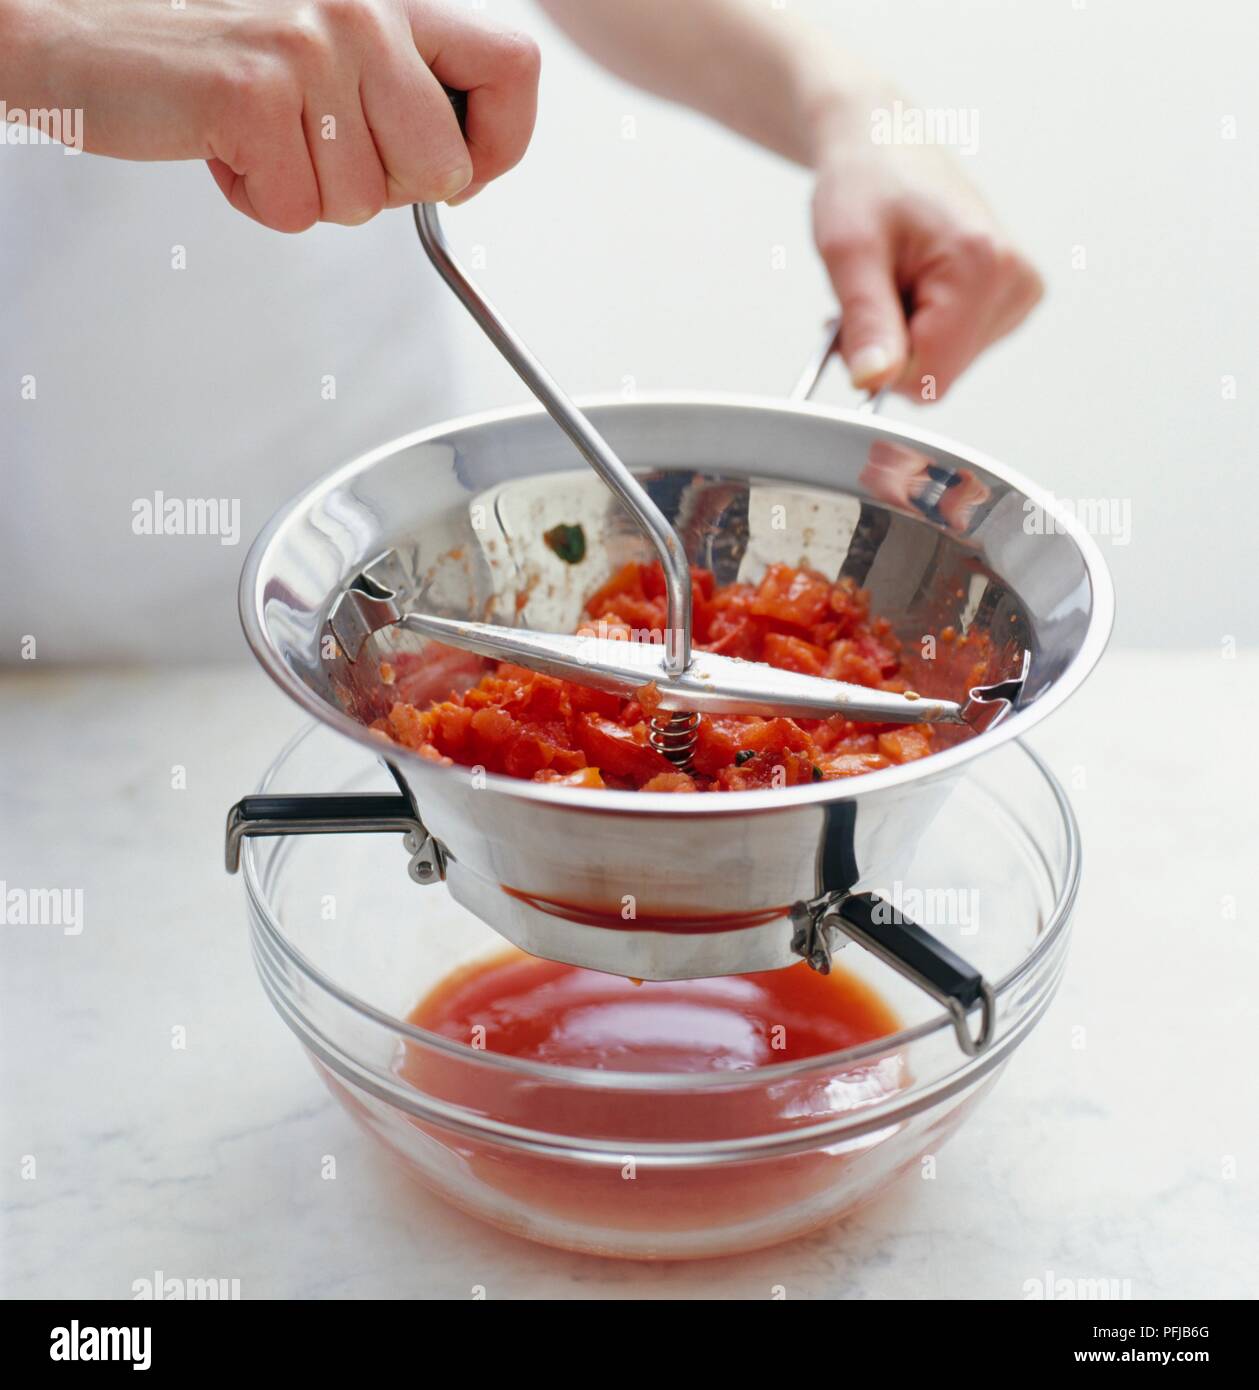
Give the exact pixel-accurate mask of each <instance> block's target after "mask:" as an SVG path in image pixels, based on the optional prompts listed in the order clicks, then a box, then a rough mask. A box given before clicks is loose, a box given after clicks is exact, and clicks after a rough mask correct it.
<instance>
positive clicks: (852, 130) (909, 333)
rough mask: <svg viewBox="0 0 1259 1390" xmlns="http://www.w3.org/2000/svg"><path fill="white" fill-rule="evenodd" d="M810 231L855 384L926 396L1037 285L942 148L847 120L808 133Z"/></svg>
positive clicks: (1020, 307) (997, 333)
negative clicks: (811, 146)
mask: <svg viewBox="0 0 1259 1390" xmlns="http://www.w3.org/2000/svg"><path fill="white" fill-rule="evenodd" d="M817 167H818V177H817V185H816V191H815V193H814V198H813V230H814V237H815V239H816V241H817V246H818V250H819V252H820V254H821V256H822V259H823V260H824V261H825V263H826V268H827V271H828V272H829V274H830V278H831V282H832V284H833V285H834V287H835V293H836V295H837V296H838V298H839V302H840V306H841V309H842V312H843V327H842V330H841V334H840V352H841V354H842V356H843V358H844V361H845V362H846V363H847V365H848V370H849V374H850V376H851V378H852V381H853V384H854V385H855V386H860V387H863V388H865V389H866V390H870V391H875V390H878V389H879V388H881V387H884V386H890V387H892V388H893V389H895V390H896V391H898V392H900V393H902V394H904V395H906V396H909V397H910V398H912V399H914V400H937V399H939V398H940V397H941V396H942V395H944V393H945V392H946V391H947V390H948V389H949V387H950V386H951V385H952V384H953V382H954V381H956V380H957V378H958V376H959V375H960V373H961V372H962V371H964V370H965V368H966V367H967V366H969V364H970V363H971V362H972V361H974V359H975V358H976V357H977V356H978V355H979V354H980V353H981V352H982V351H983V350H984V349H985V348H986V347H989V346H990V345H991V344H993V343H995V342H996V341H997V340H998V339H999V338H1002V337H1004V335H1005V334H1007V333H1009V332H1010V331H1011V330H1012V329H1014V328H1016V327H1017V326H1018V325H1019V324H1020V323H1021V322H1022V321H1023V319H1024V318H1026V316H1027V315H1028V313H1030V312H1031V310H1032V308H1033V307H1034V306H1035V305H1036V303H1037V301H1038V300H1039V299H1040V297H1041V294H1042V290H1043V287H1042V283H1041V279H1040V276H1039V275H1038V274H1037V273H1036V271H1035V269H1034V268H1033V267H1032V265H1031V263H1030V262H1029V261H1028V260H1027V259H1026V258H1025V257H1024V256H1023V255H1022V254H1021V253H1020V252H1019V251H1018V250H1017V249H1016V248H1015V247H1014V246H1013V245H1012V244H1011V243H1010V241H1009V240H1008V239H1007V238H1006V236H1005V235H1004V234H1003V232H1002V231H1001V229H1000V227H999V226H998V225H997V222H996V219H995V218H994V217H993V215H992V213H991V212H990V211H989V210H988V208H987V206H986V205H985V204H984V202H983V200H982V199H981V198H980V196H979V194H978V193H977V192H976V190H975V189H974V188H973V187H972V186H971V184H970V182H969V181H968V180H967V179H966V177H965V176H964V175H963V173H962V171H961V169H960V168H959V167H958V166H957V163H956V162H955V160H954V159H953V157H952V156H951V155H949V154H947V153H946V152H945V151H943V150H941V149H939V148H937V147H932V146H921V145H919V146H907V145H876V144H874V143H873V142H872V141H871V140H870V138H869V133H868V131H862V130H861V129H860V127H854V126H853V125H851V124H848V125H846V126H845V127H844V128H842V129H839V130H837V131H836V132H835V133H834V135H833V137H832V138H830V139H827V138H823V139H822V141H821V142H820V147H819V156H818V160H817Z"/></svg>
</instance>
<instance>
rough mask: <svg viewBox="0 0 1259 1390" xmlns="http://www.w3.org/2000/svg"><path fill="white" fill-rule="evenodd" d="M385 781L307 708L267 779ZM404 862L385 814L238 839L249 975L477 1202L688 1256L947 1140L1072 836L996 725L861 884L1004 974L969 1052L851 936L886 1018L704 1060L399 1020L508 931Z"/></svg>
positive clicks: (1023, 976) (447, 1180) (301, 1033)
mask: <svg viewBox="0 0 1259 1390" xmlns="http://www.w3.org/2000/svg"><path fill="white" fill-rule="evenodd" d="M393 789H394V788H393V783H392V781H391V779H390V777H389V775H388V773H387V772H386V770H385V769H384V767H383V765H381V764H380V763H376V762H374V761H373V760H372V759H371V757H370V755H368V754H367V753H365V752H364V750H363V749H362V748H361V747H359V746H358V745H356V744H353V743H350V742H349V741H348V740H345V739H342V738H340V737H338V736H337V735H336V734H335V733H333V732H331V731H330V730H328V729H326V728H323V727H320V726H316V727H312V728H311V729H309V730H307V731H306V732H304V733H303V734H301V735H300V736H299V737H298V738H296V739H295V740H294V741H293V742H292V743H291V744H290V745H289V746H288V748H286V749H285V751H284V752H283V753H282V754H281V756H280V757H279V758H278V759H277V761H276V762H275V764H274V765H273V766H272V767H271V769H270V771H269V772H268V773H267V775H266V777H265V779H264V781H263V784H262V787H261V788H260V790H262V791H268V792H277V793H278V792H289V791H296V790H302V791H307V792H309V791H312V790H321V791H325V790H326V791H374V790H379V791H391V790H393ZM491 794H492V793H490V792H488V791H487V792H486V795H491ZM406 861H407V855H406V852H405V850H404V849H403V848H402V846H401V844H400V843H395V842H394V840H393V838H392V837H388V836H312V837H291V838H278V839H270V840H263V839H254V840H249V841H247V842H246V844H245V848H244V855H243V863H244V878H245V884H246V890H247V895H248V901H249V917H250V928H251V940H252V945H253V953H254V959H255V961H256V964H257V967H258V973H259V975H260V976H261V978H262V982H263V985H264V987H265V988H266V991H267V993H268V995H269V996H270V998H271V1000H272V1002H273V1003H274V1004H275V1007H276V1009H277V1010H278V1011H279V1014H280V1016H281V1018H283V1019H284V1021H285V1022H286V1023H287V1024H288V1026H289V1027H290V1028H291V1029H292V1030H293V1032H294V1033H295V1034H296V1035H297V1037H298V1038H299V1040H300V1041H301V1043H302V1044H303V1046H304V1047H305V1048H306V1050H307V1052H308V1054H309V1055H310V1057H311V1059H312V1061H313V1062H314V1064H315V1067H316V1069H317V1070H318V1071H319V1072H320V1073H321V1075H322V1076H323V1078H324V1080H325V1081H326V1082H327V1084H328V1086H329V1087H330V1088H331V1090H332V1092H333V1094H334V1095H335V1096H336V1097H337V1099H338V1100H340V1101H341V1103H342V1104H343V1105H344V1106H345V1107H346V1109H347V1110H348V1111H349V1112H350V1114H352V1115H353V1116H354V1117H355V1119H356V1120H357V1121H358V1122H359V1123H360V1124H361V1125H362V1126H363V1127H364V1128H365V1129H366V1130H368V1131H369V1132H370V1133H371V1134H373V1135H375V1136H376V1138H378V1139H379V1140H380V1141H381V1142H382V1143H383V1144H384V1145H385V1146H386V1147H387V1148H388V1149H389V1150H390V1151H391V1152H392V1153H393V1154H394V1155H395V1156H396V1157H397V1158H399V1159H400V1160H401V1161H402V1162H403V1163H404V1164H405V1165H406V1166H407V1167H408V1169H409V1170H410V1171H411V1172H412V1173H413V1174H414V1175H415V1176H416V1177H417V1178H418V1179H420V1181H421V1182H423V1183H424V1184H425V1185H426V1186H427V1187H429V1188H430V1189H432V1190H433V1191H435V1192H437V1193H438V1194H440V1195H441V1196H442V1197H443V1198H444V1199H446V1200H447V1201H449V1202H451V1203H454V1204H455V1205H456V1206H458V1207H460V1208H462V1209H463V1210H464V1211H466V1212H468V1213H470V1214H471V1215H473V1216H477V1217H480V1218H481V1219H482V1220H485V1221H490V1222H493V1223H494V1224H495V1225H497V1226H500V1227H502V1228H503V1229H505V1230H508V1231H511V1232H514V1233H515V1234H517V1235H521V1236H526V1237H528V1238H530V1239H532V1240H538V1241H543V1242H545V1243H547V1244H550V1245H556V1246H561V1247H564V1248H567V1249H570V1250H580V1251H585V1252H589V1253H593V1254H600V1255H609V1256H621V1257H629V1258H639V1259H686V1258H694V1257H699V1256H712V1255H725V1254H731V1253H734V1252H736V1251H743V1250H749V1249H755V1248H757V1247H759V1246H765V1245H771V1244H774V1243H776V1242H778V1241H783V1240H790V1239H792V1238H793V1237H796V1236H799V1235H801V1234H803V1233H805V1232H807V1231H809V1230H812V1229H814V1228H815V1227H818V1226H821V1225H823V1224H825V1223H826V1222H829V1221H832V1220H834V1219H835V1218H836V1217H838V1216H840V1215H842V1214H843V1213H845V1212H847V1211H850V1210H851V1209H852V1208H853V1207H854V1206H856V1205H857V1204H859V1203H861V1202H863V1201H865V1200H867V1199H868V1198H870V1197H872V1196H873V1195H875V1194H876V1193H877V1192H879V1191H880V1190H881V1189H882V1188H884V1187H885V1186H886V1185H887V1184H888V1183H889V1182H891V1181H892V1180H893V1179H894V1178H895V1177H896V1176H897V1175H898V1174H900V1173H903V1172H905V1171H907V1170H909V1169H916V1168H917V1167H918V1165H919V1163H920V1161H921V1160H922V1158H923V1157H924V1156H925V1155H927V1154H931V1153H934V1152H935V1151H936V1149H937V1148H938V1147H939V1145H940V1144H941V1143H942V1142H943V1141H944V1140H945V1139H946V1138H947V1137H948V1136H949V1135H950V1134H951V1133H952V1132H953V1130H954V1129H956V1127H957V1126H958V1125H959V1124H960V1123H961V1121H962V1120H963V1119H964V1118H965V1117H966V1116H967V1115H968V1114H969V1113H970V1112H971V1110H972V1108H973V1106H974V1103H975V1102H976V1101H977V1100H978V1098H979V1097H980V1096H981V1095H982V1094H983V1093H984V1092H986V1091H987V1090H988V1089H989V1087H991V1085H992V1084H993V1082H994V1081H995V1080H996V1078H997V1077H998V1076H999V1075H1000V1073H1001V1071H1002V1069H1003V1068H1004V1066H1005V1063H1006V1062H1007V1061H1008V1060H1009V1057H1010V1055H1011V1053H1012V1052H1013V1051H1014V1049H1015V1048H1016V1047H1017V1046H1018V1045H1019V1043H1020V1042H1021V1041H1022V1040H1023V1038H1025V1037H1026V1036H1027V1034H1028V1032H1029V1031H1030V1030H1031V1029H1032V1027H1034V1026H1035V1024H1036V1022H1037V1020H1038V1019H1039V1018H1040V1016H1041V1014H1042V1013H1043V1012H1044V1010H1045V1008H1046V1006H1047V1005H1048V1003H1049V1000H1050V999H1051V997H1052V995H1053V993H1054V990H1055V988H1056V987H1057V984H1058V980H1059V978H1060V976H1061V973H1062V969H1063V965H1064V963H1065V959H1066V949H1067V941H1068V923H1069V919H1070V914H1071V908H1072V905H1073V903H1074V900H1075V896H1076V889H1077V886H1078V883H1079V876H1080V844H1079V837H1078V833H1077V829H1076V824H1075V818H1074V816H1073V814H1072V812H1071V807H1070V805H1069V803H1068V801H1067V799H1066V796H1065V794H1064V793H1063V790H1062V788H1061V787H1060V786H1059V785H1058V783H1057V782H1056V781H1055V780H1054V778H1053V777H1052V775H1051V774H1050V773H1049V772H1048V771H1047V770H1046V768H1045V767H1044V765H1043V764H1042V763H1041V762H1040V761H1039V759H1038V758H1037V757H1036V756H1035V755H1034V754H1033V753H1031V752H1030V751H1029V750H1028V749H1027V748H1025V747H1024V746H1023V745H1021V744H1018V743H1011V744H1007V745H1006V746H1005V747H1003V748H1001V749H999V750H997V751H995V752H994V753H992V754H990V755H989V756H988V757H987V758H985V759H983V760H981V761H979V762H977V763H975V764H974V765H973V766H972V767H971V768H970V769H968V773H967V776H966V777H965V778H963V779H961V780H960V782H959V784H958V786H957V788H956V790H955V791H954V792H953V794H952V795H951V796H950V798H949V800H948V802H947V806H946V808H945V810H944V811H943V812H942V813H941V814H940V815H939V816H938V817H937V818H936V819H935V821H934V822H933V823H932V825H931V827H930V828H929V829H928V830H927V831H926V833H925V834H924V835H923V836H922V837H921V839H920V841H919V843H918V845H917V846H916V847H915V849H914V851H913V854H912V858H911V860H910V862H909V867H908V868H907V870H906V871H905V877H904V879H903V881H901V882H897V883H868V884H867V883H865V882H862V883H861V884H859V885H858V887H860V888H863V889H869V890H871V891H875V892H879V893H881V894H882V895H883V896H884V897H886V898H888V899H890V900H891V901H892V903H893V904H894V905H895V906H897V907H898V908H899V909H900V910H902V911H903V912H904V913H905V915H906V916H908V917H911V918H913V919H914V920H916V921H918V922H919V923H920V925H922V926H924V927H926V928H928V929H929V930H930V931H931V932H933V933H934V934H935V935H936V936H938V937H940V938H941V939H943V940H944V941H945V942H946V943H947V944H948V945H950V946H951V947H953V948H954V949H955V950H956V951H958V953H959V954H961V955H963V956H964V957H965V958H967V959H968V960H970V961H971V962H972V963H973V964H974V965H975V966H977V967H978V968H979V969H981V970H982V971H983V973H984V975H985V976H986V977H987V979H988V980H990V981H993V982H995V988H996V995H997V1019H996V1029H995V1034H994V1037H993V1041H992V1043H991V1044H990V1045H989V1047H988V1048H987V1050H986V1051H984V1052H983V1053H981V1054H980V1055H979V1056H976V1057H972V1058H967V1057H965V1056H964V1055H963V1054H962V1052H961V1051H960V1050H959V1047H958V1044H957V1041H956V1037H955V1035H954V1031H953V1026H952V1024H951V1022H950V1020H949V1019H948V1017H947V1016H946V1015H945V1013H944V1012H943V1011H942V1010H941V1009H940V1008H939V1006H938V1005H936V1004H935V1003H934V1002H933V1001H932V1000H931V999H930V998H929V997H927V996H926V995H924V994H922V993H921V992H919V991H917V990H916V989H914V988H913V986H911V985H909V984H907V983H906V981H905V980H903V979H902V978H901V977H900V976H899V975H897V974H895V973H894V972H893V971H891V970H890V969H889V968H888V967H886V966H884V965H883V964H882V963H881V962H880V961H878V960H877V959H875V958H874V957H872V956H870V955H868V954H867V953H865V952H863V951H862V950H861V948H860V947H857V946H851V945H850V946H848V947H847V948H846V949H845V950H843V951H842V952H841V953H840V955H839V957H838V964H837V968H841V969H844V970H847V971H848V972H849V973H851V974H853V975H855V976H857V977H859V978H860V979H861V980H863V981H865V982H866V983H868V984H869V985H870V986H872V987H873V988H874V989H875V990H876V991H877V992H878V993H879V994H880V995H881V996H882V997H883V998H884V999H885V1000H886V1001H887V1002H888V1003H889V1004H890V1005H891V1007H892V1008H893V1010H894V1011H895V1012H896V1014H897V1016H898V1017H899V1018H900V1019H901V1021H902V1024H903V1026H902V1028H901V1030H900V1031H899V1032H897V1033H895V1034H894V1035H892V1036H890V1037H886V1038H881V1039H879V1040H877V1041H876V1042H872V1043H867V1044H865V1045H863V1046H861V1047H855V1048H849V1049H847V1050H845V1051H842V1052H835V1053H831V1054H828V1055H826V1056H821V1057H812V1058H808V1059H806V1060H803V1061H797V1062H791V1063H784V1064H781V1065H778V1066H771V1067H762V1068H756V1069H751V1070H745V1071H724V1072H712V1073H705V1074H703V1075H680V1074H676V1073H670V1074H655V1073H647V1072H634V1073H630V1072H609V1071H596V1070H581V1069H578V1068H572V1067H557V1066H550V1065H547V1064H544V1063H536V1062H528V1061H523V1060H520V1059H518V1058H512V1057H506V1056H495V1055H494V1054H493V1053H490V1052H486V1051H483V1050H477V1049H475V1048H473V1047H471V1046H465V1045H464V1044H462V1043H458V1042H454V1041H452V1040H450V1039H448V1038H444V1037H439V1036H437V1035H435V1034H433V1033H429V1032H426V1031H425V1030H423V1029H420V1028H416V1027H414V1026H413V1025H411V1024H408V1023H407V1022H406V1021H405V1019H406V1016H407V1015H408V1013H409V1012H410V1011H411V1010H412V1009H413V1007H414V1006H415V1004H416V1003H417V1002H418V1001H419V1000H420V999H421V998H422V997H423V996H424V995H425V994H427V993H428V992H429V990H431V989H432V988H433V986H434V985H436V984H437V983H438V982H439V981H440V980H442V979H443V978H444V977H445V976H447V975H448V974H449V973H450V972H451V971H453V970H455V969H456V968H458V967H460V966H463V965H465V964H467V963H469V962H472V961H475V960H477V959H478V958H480V957H484V956H487V955H493V954H499V953H501V952H502V951H503V950H504V949H512V948H507V947H506V946H505V943H504V942H503V941H502V939H501V938H500V937H499V936H497V935H496V933H495V932H494V931H493V930H492V929H491V928H490V927H488V926H487V925H486V924H485V923H483V922H481V921H479V920H478V919H477V918H475V917H473V916H472V915H471V914H470V913H468V912H466V911H465V910H464V909H462V908H460V907H459V906H458V905H457V904H456V903H454V902H453V900H452V899H451V898H450V897H449V895H448V894H447V892H446V890H445V889H444V888H443V887H441V886H440V885H435V886H432V887H420V886H418V885H417V884H415V883H413V882H412V881H411V880H410V879H409V878H408V876H407V872H406ZM592 930H599V929H598V928H592ZM646 987H647V988H649V987H650V986H646Z"/></svg>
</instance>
